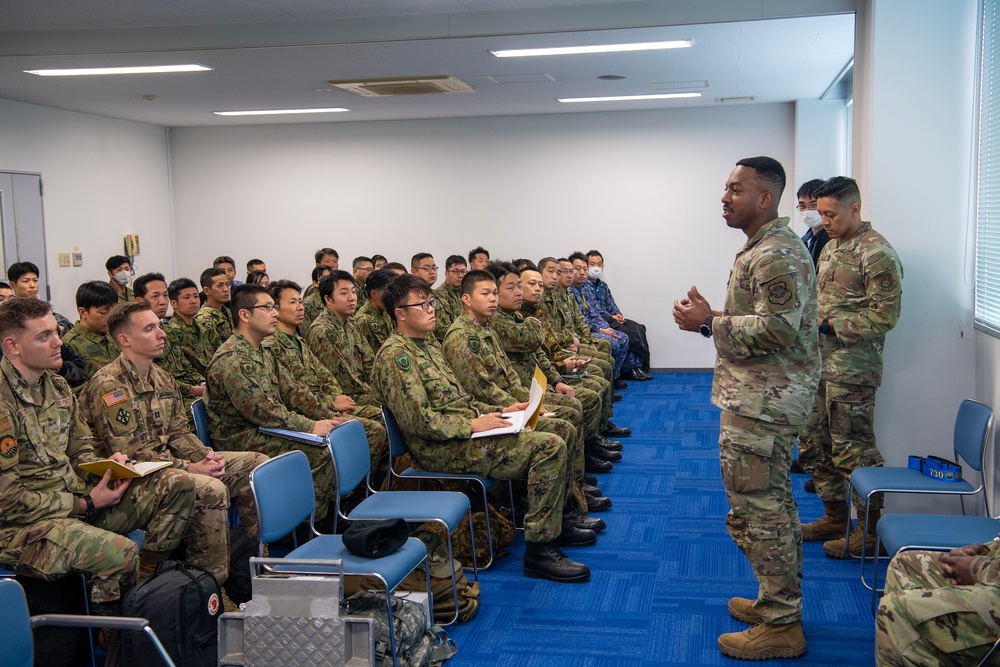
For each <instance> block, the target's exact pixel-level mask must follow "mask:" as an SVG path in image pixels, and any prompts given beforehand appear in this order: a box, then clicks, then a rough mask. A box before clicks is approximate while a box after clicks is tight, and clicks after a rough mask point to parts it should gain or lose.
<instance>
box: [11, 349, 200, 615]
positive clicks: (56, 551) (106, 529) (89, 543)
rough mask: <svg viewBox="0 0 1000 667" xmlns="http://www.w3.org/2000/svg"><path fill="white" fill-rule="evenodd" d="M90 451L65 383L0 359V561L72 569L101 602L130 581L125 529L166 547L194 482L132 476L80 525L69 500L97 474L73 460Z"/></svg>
mask: <svg viewBox="0 0 1000 667" xmlns="http://www.w3.org/2000/svg"><path fill="white" fill-rule="evenodd" d="M97 458H98V457H97V456H96V455H95V454H94V450H93V447H92V438H91V435H90V430H89V429H88V428H87V425H86V424H85V423H84V422H83V421H81V420H80V418H79V414H78V413H77V409H76V401H75V399H74V398H73V395H72V394H71V393H70V390H69V385H67V384H66V381H65V380H63V379H62V378H60V377H59V376H57V375H55V374H54V373H50V372H46V373H44V374H43V375H42V378H41V380H40V382H39V384H38V385H36V386H34V387H33V386H30V385H28V383H27V382H25V380H24V378H22V377H21V374H20V373H18V372H17V370H16V369H15V368H14V366H13V365H11V363H10V361H9V360H8V359H3V360H2V361H0V563H3V564H4V566H6V567H9V568H10V569H12V570H14V571H15V572H19V573H22V574H26V575H29V576H33V577H40V578H43V579H49V580H52V579H58V578H59V577H60V576H62V575H63V574H65V573H67V572H82V573H84V574H86V575H88V576H89V577H91V578H92V582H93V585H92V588H91V599H92V600H93V601H94V602H95V603H107V602H113V601H116V600H119V599H121V597H122V596H123V595H124V594H125V593H126V592H127V591H128V589H130V588H131V587H133V586H135V584H136V583H137V582H138V579H139V547H138V545H136V543H135V542H133V541H132V540H130V539H128V538H127V537H125V534H126V533H129V532H131V531H133V530H135V529H137V528H144V529H145V531H146V541H145V548H146V549H148V550H150V551H156V552H164V553H165V552H170V551H172V550H173V549H174V548H176V547H177V545H178V544H180V541H181V539H182V538H183V537H185V535H186V532H187V526H188V520H189V519H190V517H191V512H192V509H193V506H194V482H193V478H192V477H191V475H187V474H185V473H182V472H180V471H175V470H163V471H160V472H157V473H153V474H152V475H148V476H146V477H143V478H139V479H133V480H132V481H131V483H130V484H129V488H128V490H127V491H125V494H124V495H123V496H122V498H121V501H120V502H119V503H118V504H117V505H112V506H111V507H106V508H104V509H100V510H98V512H97V516H96V517H95V518H94V520H93V521H92V522H91V523H86V522H85V521H84V520H83V517H82V516H81V515H78V514H77V511H78V510H79V500H80V497H81V496H83V495H85V494H87V493H89V492H90V489H91V488H92V487H93V485H94V484H95V483H97V482H98V481H99V479H98V478H97V477H94V476H91V475H89V473H78V472H77V469H76V466H77V465H79V464H81V463H87V462H88V461H95V460H97ZM80 474H82V475H84V476H85V477H86V481H85V480H84V479H83V478H82V477H81V476H80ZM192 562H194V561H192ZM197 564H199V565H201V563H197Z"/></svg>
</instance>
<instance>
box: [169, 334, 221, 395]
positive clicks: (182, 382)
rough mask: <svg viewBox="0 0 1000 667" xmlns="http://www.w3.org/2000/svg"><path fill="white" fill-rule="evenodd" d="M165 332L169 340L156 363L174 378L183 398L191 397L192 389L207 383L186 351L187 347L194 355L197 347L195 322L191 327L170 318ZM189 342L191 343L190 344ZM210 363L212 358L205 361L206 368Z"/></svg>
mask: <svg viewBox="0 0 1000 667" xmlns="http://www.w3.org/2000/svg"><path fill="white" fill-rule="evenodd" d="M175 322H176V323H177V324H175ZM163 330H164V332H165V333H166V334H167V338H166V340H165V341H164V342H163V354H162V355H160V356H159V357H157V359H156V363H157V365H158V366H160V368H162V369H163V370H165V371H167V372H168V373H170V375H171V376H173V378H174V380H175V381H176V382H177V385H178V386H179V387H180V388H181V395H182V396H190V394H191V387H193V386H195V385H199V384H201V383H203V382H204V381H205V376H204V375H203V374H202V373H201V371H199V370H198V369H197V368H196V367H195V365H194V364H193V363H192V362H191V359H190V357H188V355H187V354H186V350H185V347H190V349H191V350H192V354H193V350H194V349H195V348H196V346H197V342H196V341H197V335H198V329H197V327H196V325H195V324H194V322H192V323H191V324H190V325H189V324H188V323H187V322H185V321H184V320H182V319H181V318H179V317H177V316H176V315H175V316H173V317H171V318H170V321H169V322H168V323H167V325H166V326H165V327H163ZM189 340H190V341H191V342H190V343H188V341H189ZM209 361H211V358H209V359H206V360H205V364H204V365H205V367H207V366H208V362H209Z"/></svg>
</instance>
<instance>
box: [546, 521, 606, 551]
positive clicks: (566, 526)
mask: <svg viewBox="0 0 1000 667" xmlns="http://www.w3.org/2000/svg"><path fill="white" fill-rule="evenodd" d="M555 543H556V544H557V545H558V546H560V547H589V546H590V545H591V544H597V533H595V532H594V531H592V530H588V529H585V528H577V527H576V526H574V525H573V524H572V522H570V521H563V525H562V532H561V533H559V536H558V537H556V539H555Z"/></svg>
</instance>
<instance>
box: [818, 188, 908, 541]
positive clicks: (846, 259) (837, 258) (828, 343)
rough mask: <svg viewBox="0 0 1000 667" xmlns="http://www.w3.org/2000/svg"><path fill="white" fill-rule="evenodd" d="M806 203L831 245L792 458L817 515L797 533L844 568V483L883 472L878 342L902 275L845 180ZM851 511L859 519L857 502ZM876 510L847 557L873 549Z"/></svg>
mask: <svg viewBox="0 0 1000 667" xmlns="http://www.w3.org/2000/svg"><path fill="white" fill-rule="evenodd" d="M815 195H816V198H817V210H818V211H820V214H821V215H822V216H823V227H824V229H826V231H827V232H828V233H829V235H830V242H829V243H827V244H826V246H824V248H823V251H822V253H820V258H819V264H818V266H817V278H816V280H817V283H816V289H817V299H818V306H819V323H820V327H819V331H820V337H819V342H820V353H821V355H822V357H823V377H822V380H821V382H820V386H819V391H818V392H817V393H816V400H815V403H814V405H813V409H812V414H811V415H810V416H809V422H808V424H807V425H806V428H805V429H803V432H802V434H801V435H800V437H799V458H800V459H801V463H802V466H803V468H804V469H805V470H806V471H807V472H809V473H811V474H812V476H813V481H814V482H815V485H816V493H817V494H818V495H819V497H820V499H821V500H822V501H823V505H824V508H825V512H824V515H823V516H822V517H821V518H820V519H818V520H817V521H814V522H813V523H810V524H806V525H804V526H803V527H802V533H803V537H804V538H805V539H806V540H827V542H826V543H825V544H824V545H823V551H824V552H825V553H826V554H827V555H828V556H831V557H833V558H847V557H848V547H847V545H846V544H845V542H844V536H845V534H846V531H847V523H848V521H849V517H848V512H847V506H846V502H845V500H846V497H847V495H846V494H847V490H846V486H845V482H846V481H847V479H848V478H849V477H850V475H851V473H852V472H853V471H854V470H856V469H858V468H863V467H868V466H879V465H882V463H883V460H882V455H881V454H879V451H878V447H877V446H876V443H875V428H874V416H875V392H876V390H877V389H878V387H879V385H880V384H881V383H882V350H883V347H884V346H885V334H886V333H888V332H889V331H891V330H892V329H893V327H895V326H896V322H898V321H899V313H900V307H901V304H902V280H903V268H902V265H901V264H900V261H899V257H898V256H897V255H896V251H895V250H893V248H892V246H891V245H890V244H889V242H888V241H886V240H885V237H883V236H882V235H881V234H879V233H878V232H876V231H875V230H874V229H872V226H871V223H870V222H864V221H862V220H861V193H860V191H859V190H858V186H857V183H855V182H854V180H853V179H850V178H845V177H843V176H838V177H836V178H831V179H830V180H828V181H826V182H825V183H824V184H823V185H822V186H820V187H819V189H818V190H816V193H815ZM854 503H855V506H856V507H857V508H858V509H859V510H861V508H862V507H863V503H862V501H861V499H859V498H855V499H854ZM881 508H882V496H881V495H878V496H876V497H875V498H873V499H872V502H871V507H870V515H869V521H868V534H867V536H866V535H865V533H864V527H863V526H859V527H858V528H857V529H856V530H855V532H854V533H853V534H852V535H851V536H850V537H851V539H850V547H849V548H850V552H851V553H853V554H854V555H856V556H860V555H861V549H862V545H863V544H865V550H866V551H867V553H871V552H872V550H873V549H874V548H875V537H874V536H875V529H876V524H877V523H878V519H879V516H880V514H881Z"/></svg>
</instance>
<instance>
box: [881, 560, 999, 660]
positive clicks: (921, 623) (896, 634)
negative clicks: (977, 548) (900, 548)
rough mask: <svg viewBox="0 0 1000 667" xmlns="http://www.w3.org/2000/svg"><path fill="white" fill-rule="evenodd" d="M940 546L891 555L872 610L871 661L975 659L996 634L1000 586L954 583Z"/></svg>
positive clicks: (984, 651) (995, 638) (992, 641)
mask: <svg viewBox="0 0 1000 667" xmlns="http://www.w3.org/2000/svg"><path fill="white" fill-rule="evenodd" d="M943 555H945V554H944V553H941V552H930V551H904V552H902V553H900V554H899V555H897V556H896V557H895V558H893V559H892V562H891V563H890V564H889V571H888V573H887V575H886V580H885V594H884V595H883V596H882V602H881V604H879V608H878V613H877V614H876V616H875V661H876V663H877V664H878V665H879V666H880V667H882V666H886V665H893V666H895V665H955V666H956V667H958V666H960V665H975V664H977V663H978V662H979V661H980V660H981V659H982V657H983V656H985V655H986V653H987V652H988V651H989V650H990V648H992V646H993V643H994V642H995V641H996V640H997V636H998V635H1000V619H997V618H995V610H996V609H997V608H998V607H1000V589H998V588H997V587H996V586H984V585H973V586H953V585H951V583H950V582H949V581H948V579H947V578H946V577H945V576H944V574H943V573H942V567H943V566H942V564H941V557H942V556H943Z"/></svg>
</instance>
